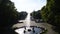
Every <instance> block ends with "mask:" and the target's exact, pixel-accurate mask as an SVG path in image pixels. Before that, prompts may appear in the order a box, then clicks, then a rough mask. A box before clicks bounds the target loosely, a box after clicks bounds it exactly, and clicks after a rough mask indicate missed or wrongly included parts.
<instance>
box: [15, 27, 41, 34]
mask: <svg viewBox="0 0 60 34" xmlns="http://www.w3.org/2000/svg"><path fill="white" fill-rule="evenodd" d="M33 28H34V29H33ZM28 29H30V30H31V31H28ZM15 31H16V32H17V33H18V34H40V33H41V32H42V29H40V28H37V27H30V28H27V27H26V29H25V28H24V27H23V28H20V29H16V30H15ZM24 31H25V33H24Z"/></svg>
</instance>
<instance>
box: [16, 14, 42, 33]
mask: <svg viewBox="0 0 60 34" xmlns="http://www.w3.org/2000/svg"><path fill="white" fill-rule="evenodd" d="M24 24H25V26H24V27H22V28H19V29H16V30H15V32H17V33H18V34H40V33H42V31H43V30H42V29H41V28H40V27H37V26H31V25H30V13H28V15H27V17H26V19H25V22H24Z"/></svg>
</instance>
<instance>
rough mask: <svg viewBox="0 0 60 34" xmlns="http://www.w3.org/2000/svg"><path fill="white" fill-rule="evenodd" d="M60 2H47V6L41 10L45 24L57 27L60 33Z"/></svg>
mask: <svg viewBox="0 0 60 34" xmlns="http://www.w3.org/2000/svg"><path fill="white" fill-rule="evenodd" d="M59 3H60V0H47V4H46V6H44V7H43V8H42V9H41V15H42V18H43V19H44V21H45V22H47V23H49V24H52V25H53V26H56V29H55V30H56V31H58V32H60V31H59V30H60V4H59Z"/></svg>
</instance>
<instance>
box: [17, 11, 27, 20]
mask: <svg viewBox="0 0 60 34" xmlns="http://www.w3.org/2000/svg"><path fill="white" fill-rule="evenodd" d="M27 14H28V13H27V12H24V11H22V12H19V13H18V20H25V18H26V17H27Z"/></svg>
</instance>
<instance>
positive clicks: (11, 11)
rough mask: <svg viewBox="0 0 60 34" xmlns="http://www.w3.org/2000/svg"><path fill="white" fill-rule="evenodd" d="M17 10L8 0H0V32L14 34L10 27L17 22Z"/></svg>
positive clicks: (0, 33)
mask: <svg viewBox="0 0 60 34" xmlns="http://www.w3.org/2000/svg"><path fill="white" fill-rule="evenodd" d="M17 19H18V12H17V10H16V8H15V6H14V3H13V2H11V1H10V0H0V34H15V33H14V31H13V30H12V29H11V27H12V26H13V25H14V24H16V23H17Z"/></svg>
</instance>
